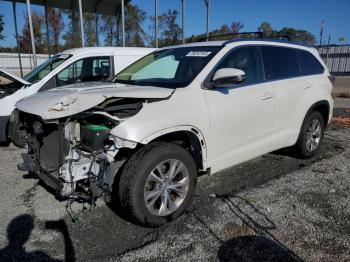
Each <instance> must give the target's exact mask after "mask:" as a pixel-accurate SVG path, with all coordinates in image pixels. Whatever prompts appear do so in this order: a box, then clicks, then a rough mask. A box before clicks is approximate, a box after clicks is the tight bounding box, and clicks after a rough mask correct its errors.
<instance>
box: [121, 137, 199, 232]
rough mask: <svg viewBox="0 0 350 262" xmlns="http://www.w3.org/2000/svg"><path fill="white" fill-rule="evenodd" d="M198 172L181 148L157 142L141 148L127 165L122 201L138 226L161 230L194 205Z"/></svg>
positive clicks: (190, 157)
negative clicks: (192, 203) (160, 227)
mask: <svg viewBox="0 0 350 262" xmlns="http://www.w3.org/2000/svg"><path fill="white" fill-rule="evenodd" d="M196 177H197V169H196V165H195V163H194V161H193V158H192V156H191V155H190V153H188V152H187V151H186V150H185V149H183V148H182V147H180V146H177V145H174V144H171V143H163V142H157V143H154V144H150V145H147V146H145V147H144V148H142V149H141V150H140V151H139V152H137V153H136V154H135V155H133V156H132V157H131V158H130V159H129V160H128V162H127V163H126V165H125V167H124V169H123V171H122V174H121V177H120V182H119V199H120V202H121V205H122V208H123V209H124V211H125V212H126V213H127V214H128V216H129V218H130V219H131V220H132V221H133V222H135V223H136V224H139V225H143V226H152V227H153V226H160V225H162V224H165V223H167V222H170V221H172V220H174V219H176V218H178V217H179V216H180V215H181V214H182V213H183V212H184V211H185V210H186V209H187V208H188V207H189V205H190V204H191V202H192V200H193V197H194V193H195V186H196Z"/></svg>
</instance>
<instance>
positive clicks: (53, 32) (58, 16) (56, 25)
mask: <svg viewBox="0 0 350 262" xmlns="http://www.w3.org/2000/svg"><path fill="white" fill-rule="evenodd" d="M47 16H48V18H47V20H48V25H49V30H48V31H49V45H50V46H51V45H52V43H53V52H54V53H58V52H60V51H62V46H61V45H60V39H61V35H62V32H63V29H64V22H63V16H62V11H61V10H60V9H58V8H51V7H49V9H48V14H47Z"/></svg>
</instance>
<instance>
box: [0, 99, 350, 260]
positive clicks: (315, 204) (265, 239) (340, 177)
mask: <svg viewBox="0 0 350 262" xmlns="http://www.w3.org/2000/svg"><path fill="white" fill-rule="evenodd" d="M335 102H336V103H335V104H336V107H341V108H350V99H340V98H337V99H336V101H335ZM349 142H350V128H349V127H340V126H334V125H332V126H331V127H330V128H329V129H328V130H327V132H326V135H325V140H324V145H323V148H322V150H321V152H320V154H319V155H318V156H317V157H316V158H315V159H312V160H307V161H305V160H298V159H295V158H292V157H289V156H288V154H286V152H275V153H273V154H268V155H264V156H262V157H259V158H256V159H254V160H252V161H249V162H246V163H243V164H241V165H238V166H235V167H233V168H230V169H227V170H225V171H224V172H221V173H219V174H216V175H213V176H202V177H200V178H199V182H198V190H197V197H196V199H195V203H194V204H193V207H192V208H191V210H190V211H189V212H187V213H186V214H185V215H184V216H182V217H181V218H180V219H178V220H177V221H175V222H173V223H170V224H168V225H165V226H163V227H161V228H157V229H149V228H142V227H139V226H135V225H133V224H131V223H129V222H127V221H125V220H123V218H122V214H116V213H115V212H114V211H112V210H111V209H110V208H109V207H108V206H106V205H105V204H104V203H103V202H102V201H99V202H98V203H97V206H96V207H94V208H92V210H91V211H90V208H89V207H88V208H87V209H86V210H85V211H84V212H83V213H81V214H80V216H79V222H78V223H72V221H71V218H70V217H69V215H68V214H67V212H66V209H65V207H66V203H65V202H59V201H57V200H56V199H55V197H54V196H53V195H52V194H51V193H50V192H48V191H47V190H46V189H45V188H44V187H42V186H41V185H40V184H38V181H37V180H35V179H33V178H31V177H29V176H28V175H27V174H24V173H21V172H19V171H17V169H16V164H17V163H18V162H20V154H21V152H22V151H21V150H19V149H17V148H15V147H14V146H10V147H1V148H0V177H1V181H2V183H1V184H0V197H1V198H2V199H3V200H4V201H2V202H0V211H1V212H0V260H1V259H3V260H5V259H6V260H11V259H12V260H16V259H18V258H20V257H21V258H23V256H24V257H26V258H27V259H28V260H33V259H36V260H40V259H42V260H45V261H51V260H53V261H55V260H67V261H74V260H78V261H83V260H84V261H86V260H90V261H91V260H93V261H236V260H238V261H246V260H249V261H261V260H265V261H281V260H283V261H302V260H307V261H346V260H349V259H350V251H349V250H350V205H349V203H350V188H349V187H350V176H349V174H350V162H349V158H350V143H349ZM73 208H74V210H75V211H80V210H82V205H81V204H75V205H74V206H73Z"/></svg>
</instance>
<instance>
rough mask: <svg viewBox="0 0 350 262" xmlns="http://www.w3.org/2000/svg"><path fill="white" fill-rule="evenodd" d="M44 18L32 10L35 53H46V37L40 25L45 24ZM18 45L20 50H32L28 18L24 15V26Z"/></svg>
mask: <svg viewBox="0 0 350 262" xmlns="http://www.w3.org/2000/svg"><path fill="white" fill-rule="evenodd" d="M44 21H45V19H44V17H43V16H42V15H40V14H39V13H37V12H35V11H34V12H32V22H33V31H34V42H35V49H36V52H37V53H46V52H47V50H46V38H45V37H44V34H43V31H42V27H43V25H44V24H45V23H44ZM19 46H20V48H21V50H23V51H24V52H27V53H31V52H32V50H31V49H32V44H31V37H30V28H29V19H28V15H26V18H25V23H24V27H23V29H22V35H21V36H20V37H19Z"/></svg>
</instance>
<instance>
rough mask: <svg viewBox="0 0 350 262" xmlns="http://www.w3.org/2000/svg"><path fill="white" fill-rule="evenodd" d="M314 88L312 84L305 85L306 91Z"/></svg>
mask: <svg viewBox="0 0 350 262" xmlns="http://www.w3.org/2000/svg"><path fill="white" fill-rule="evenodd" d="M311 87H312V86H311V85H310V84H306V85H304V89H309V88H311Z"/></svg>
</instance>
